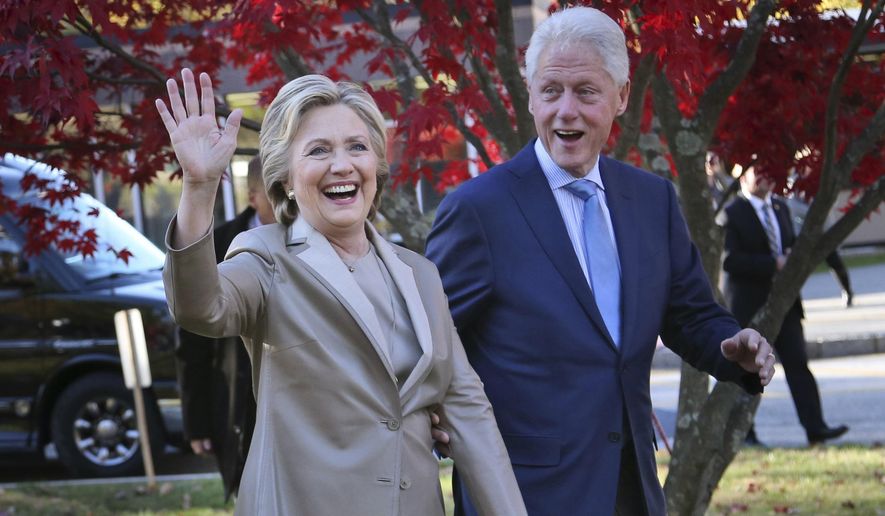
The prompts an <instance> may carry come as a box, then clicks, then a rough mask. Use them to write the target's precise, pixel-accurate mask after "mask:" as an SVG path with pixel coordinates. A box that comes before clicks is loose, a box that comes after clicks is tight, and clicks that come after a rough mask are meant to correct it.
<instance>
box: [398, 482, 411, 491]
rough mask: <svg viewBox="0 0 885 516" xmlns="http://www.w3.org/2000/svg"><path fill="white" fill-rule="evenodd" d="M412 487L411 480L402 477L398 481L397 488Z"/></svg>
mask: <svg viewBox="0 0 885 516" xmlns="http://www.w3.org/2000/svg"><path fill="white" fill-rule="evenodd" d="M410 487H412V482H411V481H410V480H406V479H402V480H400V483H399V488H400V489H402V490H403V491H405V490H406V489H408V488H410Z"/></svg>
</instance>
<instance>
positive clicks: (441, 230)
mask: <svg viewBox="0 0 885 516" xmlns="http://www.w3.org/2000/svg"><path fill="white" fill-rule="evenodd" d="M459 193H460V192H454V193H451V194H449V195H447V196H446V197H445V198H444V199H443V202H442V203H441V204H440V206H439V208H438V209H437V212H436V220H435V221H434V223H433V228H432V229H431V230H430V234H429V235H428V237H427V250H426V256H427V258H429V259H430V260H431V261H432V262H433V263H435V264H436V266H437V268H438V269H439V272H440V275H441V276H442V282H443V287H444V288H445V292H446V295H448V298H449V309H450V310H451V311H452V317H453V318H454V320H455V326H456V327H457V328H458V329H459V330H463V329H464V328H466V327H468V326H470V324H472V322H473V321H474V320H476V318H477V317H479V316H480V315H481V314H482V312H483V310H484V309H485V307H486V305H487V304H488V302H489V299H490V297H491V294H492V284H493V282H494V271H493V269H492V261H491V255H490V253H489V243H488V239H487V238H486V234H485V229H484V226H483V223H482V220H481V218H480V216H479V214H478V213H477V212H476V210H475V209H474V207H473V205H472V204H471V203H470V202H469V201H467V200H465V199H464V198H463V197H464V196H462V195H459Z"/></svg>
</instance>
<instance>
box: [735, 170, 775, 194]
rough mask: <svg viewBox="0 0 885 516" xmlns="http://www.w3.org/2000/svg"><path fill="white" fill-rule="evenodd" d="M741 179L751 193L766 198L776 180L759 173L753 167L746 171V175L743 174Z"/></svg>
mask: <svg viewBox="0 0 885 516" xmlns="http://www.w3.org/2000/svg"><path fill="white" fill-rule="evenodd" d="M741 181H743V186H744V188H745V189H746V190H747V191H748V192H750V194H751V195H754V196H756V197H758V198H760V199H764V198H765V196H766V195H768V194H769V193H770V192H771V191H772V190H773V189H774V182H773V181H772V180H771V179H769V178H767V177H762V176H759V175H757V174H756V171H755V170H753V168H752V167H750V168H749V169H747V171H746V172H744V175H743V176H741Z"/></svg>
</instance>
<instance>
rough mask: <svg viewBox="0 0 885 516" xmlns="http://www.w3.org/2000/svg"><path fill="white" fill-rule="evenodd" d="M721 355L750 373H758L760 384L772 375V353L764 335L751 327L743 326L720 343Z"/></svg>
mask: <svg viewBox="0 0 885 516" xmlns="http://www.w3.org/2000/svg"><path fill="white" fill-rule="evenodd" d="M720 348H721V349H722V355H723V356H724V357H725V358H726V359H728V360H731V361H732V362H736V363H737V364H738V365H739V366H741V367H742V368H744V369H745V370H746V371H749V372H751V373H759V380H760V381H761V383H762V386H763V387H764V386H766V385H768V383H769V382H771V378H772V376H774V353H772V350H771V344H769V343H768V341H767V340H765V337H763V336H762V335H760V334H759V332H758V331H756V330H754V329H752V328H744V329H743V330H741V331H739V332H737V333H735V334H734V336H733V337H730V338H728V339H725V340H723V341H722V344H721V345H720Z"/></svg>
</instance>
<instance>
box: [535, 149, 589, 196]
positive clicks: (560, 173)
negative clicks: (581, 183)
mask: <svg viewBox="0 0 885 516" xmlns="http://www.w3.org/2000/svg"><path fill="white" fill-rule="evenodd" d="M535 156H537V157H538V163H540V165H541V170H542V171H543V172H544V176H545V177H546V178H547V182H548V183H550V189H551V190H556V189H558V188H563V187H565V186H566V185H567V184H569V183H571V182H573V181H575V177H574V176H573V175H571V174H569V173H568V172H566V171H565V170H564V169H563V168H562V167H560V166H559V165H557V164H556V162H555V161H553V158H551V157H550V154H548V153H547V149H545V148H544V144H543V143H541V139H540V138H538V139H536V140H535ZM582 179H586V180H588V181H592V182H594V183H596V186H597V187H599V188H600V189H601V190H602V191H603V192H604V191H605V185H603V184H602V175H601V174H600V173H599V156H597V157H596V162H595V163H593V168H591V169H590V171H589V172H587V174H586V175H585V176H584V177H583V178H582Z"/></svg>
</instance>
